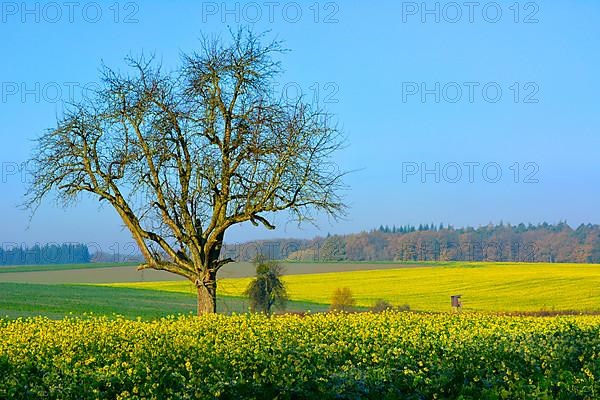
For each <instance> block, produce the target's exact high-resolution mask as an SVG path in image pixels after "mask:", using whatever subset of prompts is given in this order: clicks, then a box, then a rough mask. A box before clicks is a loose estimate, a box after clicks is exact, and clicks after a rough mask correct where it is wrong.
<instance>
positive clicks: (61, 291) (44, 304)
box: [0, 283, 327, 319]
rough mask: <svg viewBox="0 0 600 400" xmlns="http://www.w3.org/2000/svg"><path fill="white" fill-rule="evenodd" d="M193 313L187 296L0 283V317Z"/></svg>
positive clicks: (224, 308) (226, 301)
mask: <svg viewBox="0 0 600 400" xmlns="http://www.w3.org/2000/svg"><path fill="white" fill-rule="evenodd" d="M217 309H218V311H219V312H221V313H232V312H236V313H241V312H245V311H247V310H248V302H247V300H246V299H245V298H243V297H239V296H219V298H218V300H217ZM326 309H327V306H324V305H322V304H313V303H310V302H302V301H300V302H296V301H293V302H290V303H289V304H288V310H289V311H293V312H298V311H306V310H312V311H325V310H326ZM195 311H196V297H195V296H192V295H190V294H189V293H176V292H167V291H159V290H141V289H135V288H113V287H104V286H92V285H64V284H63V285H44V284H28V283H0V317H9V318H17V317H28V316H37V315H43V316H47V317H49V318H62V317H64V316H65V315H68V314H73V315H83V314H86V313H87V314H89V313H92V314H97V315H112V314H118V315H122V316H124V317H126V318H136V317H141V318H144V319H152V318H159V317H164V316H167V315H174V314H189V313H195Z"/></svg>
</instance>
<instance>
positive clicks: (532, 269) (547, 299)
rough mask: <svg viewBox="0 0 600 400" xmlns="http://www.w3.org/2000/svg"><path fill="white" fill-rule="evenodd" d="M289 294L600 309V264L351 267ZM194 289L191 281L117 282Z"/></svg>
mask: <svg viewBox="0 0 600 400" xmlns="http://www.w3.org/2000/svg"><path fill="white" fill-rule="evenodd" d="M284 279H285V282H286V284H287V287H288V292H289V294H290V297H291V299H293V300H297V301H310V302H315V303H322V304H328V303H329V302H330V299H331V295H332V293H333V291H334V290H335V289H336V288H338V287H349V288H350V289H351V290H352V292H353V294H354V296H355V298H356V300H357V305H359V306H363V307H368V306H371V305H372V304H374V303H375V301H376V300H377V299H385V300H388V301H390V302H392V303H393V304H395V305H401V304H408V305H410V306H411V308H412V309H415V310H426V311H448V310H449V309H450V295H453V294H462V295H463V305H464V310H465V311H494V312H496V311H505V312H512V311H539V310H557V311H558V310H581V311H597V310H600V265H597V264H536V263H452V264H451V266H425V267H416V268H399V269H382V270H369V271H349V272H336V273H323V274H305V275H289V276H286V277H285V278H284ZM249 281H250V278H240V279H221V280H219V292H220V293H221V294H223V295H228V296H240V295H241V293H242V292H243V291H244V289H245V288H246V286H247V285H248V282H249ZM109 286H111V287H120V288H123V287H128V288H139V289H150V290H160V291H164V292H171V293H173V292H175V293H190V290H191V288H190V285H189V284H188V283H187V282H184V281H181V282H176V281H175V282H142V283H115V284H109Z"/></svg>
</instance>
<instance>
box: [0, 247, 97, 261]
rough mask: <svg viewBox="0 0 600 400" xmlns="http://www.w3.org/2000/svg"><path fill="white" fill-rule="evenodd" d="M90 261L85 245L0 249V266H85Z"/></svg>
mask: <svg viewBox="0 0 600 400" xmlns="http://www.w3.org/2000/svg"><path fill="white" fill-rule="evenodd" d="M90 260H91V257H90V252H89V249H88V247H87V246H86V245H85V244H79V243H77V244H72V243H70V244H46V245H43V246H40V245H37V244H36V245H34V246H32V247H25V246H18V247H17V246H16V245H11V246H7V245H6V244H5V245H4V246H2V248H0V265H40V264H85V263H89V262H90Z"/></svg>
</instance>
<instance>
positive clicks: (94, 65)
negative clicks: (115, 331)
mask: <svg viewBox="0 0 600 400" xmlns="http://www.w3.org/2000/svg"><path fill="white" fill-rule="evenodd" d="M371 3H374V2H358V1H352V2H351V1H337V2H329V1H316V2H315V1H314V0H311V1H308V2H302V1H298V2H288V1H272V2H269V1H265V2H262V1H257V2H222V1H215V2H201V1H170V2H158V1H152V2H151V1H144V2H127V1H123V2H115V1H114V0H111V1H108V2H101V1H100V2H85V1H84V2H74V3H69V2H53V3H46V2H25V3H21V2H2V3H1V4H0V7H1V9H0V34H1V36H0V37H1V39H2V40H1V41H0V55H1V57H2V62H0V77H1V78H0V81H1V82H0V85H1V86H0V137H1V141H0V163H1V164H0V165H1V168H2V170H1V173H2V174H1V177H0V178H1V180H0V213H1V221H2V222H1V223H0V242H2V243H7V242H23V243H26V244H33V243H35V242H51V241H52V242H65V241H77V242H86V243H98V244H99V245H100V246H103V250H106V251H111V250H109V249H108V247H109V246H111V244H113V243H117V244H118V246H125V245H126V244H127V243H128V242H130V237H129V235H128V233H127V232H126V231H124V230H123V229H122V226H121V224H120V221H119V219H118V217H117V216H116V213H115V212H114V211H112V210H111V209H110V208H102V209H99V208H98V203H97V202H95V201H85V200H84V201H82V202H81V203H79V204H78V205H77V206H75V207H72V208H68V209H66V210H63V209H61V208H58V207H57V206H56V205H55V204H53V203H52V202H48V203H46V204H45V205H44V206H43V207H42V208H41V209H40V210H39V212H38V213H37V214H36V216H35V217H34V219H33V220H32V221H31V223H30V224H29V223H28V213H27V212H24V211H20V210H18V209H17V208H16V207H15V206H16V204H18V203H19V202H20V201H21V200H22V195H23V192H24V181H25V180H27V178H28V177H27V173H18V172H17V170H16V168H17V166H18V165H19V164H20V163H22V162H23V161H24V160H26V159H27V158H28V156H29V155H30V152H31V149H32V139H33V138H35V137H36V136H37V135H39V134H40V133H41V132H42V131H43V130H44V129H45V128H49V127H52V126H53V125H54V123H55V121H56V117H57V115H59V114H60V109H61V106H60V101H59V100H69V99H70V98H72V97H73V96H75V97H76V96H77V95H78V93H80V88H81V87H84V86H86V85H88V84H92V83H93V82H95V81H96V80H97V77H98V69H99V66H100V65H101V62H105V63H106V64H107V65H109V66H111V67H114V68H120V67H122V66H123V57H124V56H126V55H128V54H133V55H139V54H141V53H142V52H144V53H146V54H147V53H154V54H156V56H157V57H158V58H159V59H161V60H162V62H163V65H165V66H166V67H175V66H177V65H178V63H179V59H180V54H181V53H182V52H188V51H192V50H194V49H196V48H198V38H199V37H200V35H201V34H202V33H204V34H215V33H216V34H218V33H221V34H226V33H227V30H228V27H233V28H234V29H235V27H236V26H237V25H238V24H244V25H250V26H252V27H254V29H255V31H258V32H261V31H265V30H269V31H270V33H269V34H268V36H269V37H277V38H280V39H283V40H284V41H285V43H286V46H287V47H288V48H289V49H291V50H292V51H291V52H290V53H288V54H286V55H285V56H284V57H283V58H282V62H283V65H284V67H285V69H286V73H285V75H284V76H283V77H282V78H281V87H282V88H283V87H287V88H288V95H290V96H294V93H295V91H297V90H298V89H299V90H300V91H302V93H303V94H304V95H305V96H308V97H311V96H318V99H319V101H320V102H321V103H323V104H324V105H325V106H326V107H327V108H328V109H329V110H330V111H332V112H334V113H335V114H336V115H337V117H338V118H339V121H340V124H341V126H343V128H344V131H345V133H346V135H347V137H348V147H347V148H346V149H345V150H344V151H343V152H342V153H340V154H339V156H338V160H337V161H338V162H339V164H340V165H341V166H342V168H343V169H347V170H356V171H357V172H354V173H352V174H350V175H349V176H348V178H347V180H346V182H347V184H348V186H349V190H348V191H347V192H346V193H345V195H346V199H347V202H348V205H349V206H350V208H349V214H348V217H347V219H346V220H344V221H342V222H333V221H328V220H326V219H324V220H322V221H321V223H320V226H319V229H317V228H315V227H312V226H305V227H303V228H301V229H298V228H297V227H296V225H295V224H293V223H292V224H286V223H285V222H286V216H285V215H283V216H281V217H280V218H278V219H277V220H276V222H278V223H279V225H278V229H277V230H275V231H272V232H269V231H266V230H265V229H263V228H254V227H252V226H249V227H241V228H239V229H235V230H232V231H231V232H230V233H229V234H228V235H227V237H226V240H227V241H229V242H241V241H245V240H251V239H256V238H270V237H312V236H314V235H316V234H326V233H327V232H331V233H348V232H355V231H360V230H363V229H370V228H373V227H377V226H379V225H380V224H390V225H391V224H407V223H411V224H419V223H425V222H435V223H436V224H437V223H439V222H443V223H445V224H453V225H455V226H464V225H474V226H478V225H484V224H487V223H489V222H493V223H497V222H500V221H504V222H510V223H519V222H525V223H527V222H532V223H537V222H542V221H548V222H558V221H561V220H567V221H568V222H569V223H570V224H571V225H577V224H579V223H582V222H585V223H587V222H591V223H600V207H599V206H598V205H599V204H600V202H599V200H600V168H599V167H600V157H599V156H600V129H599V128H600V113H599V110H600V107H599V105H600V101H599V100H598V96H599V93H600V74H599V71H600V69H599V66H600V24H598V21H599V20H600V2H598V1H595V0H588V1H584V0H579V1H571V2H559V1H539V2H525V1H524V2H515V1H514V0H511V1H508V2H474V3H468V2H467V4H472V5H470V6H469V5H465V3H463V2H445V1H440V2H424V3H423V2H421V1H418V2H401V1H387V2H376V4H371ZM28 226H29V228H28V229H27V227H28ZM112 246H114V245H112Z"/></svg>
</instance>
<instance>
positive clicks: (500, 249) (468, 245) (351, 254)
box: [0, 222, 600, 265]
mask: <svg viewBox="0 0 600 400" xmlns="http://www.w3.org/2000/svg"><path fill="white" fill-rule="evenodd" d="M257 254H263V255H265V256H267V257H269V258H271V259H276V260H297V261H509V262H510V261H525V262H572V263H600V225H591V224H587V225H580V226H579V227H577V228H576V229H573V228H571V227H570V226H569V225H568V224H567V223H564V222H562V223H559V224H554V225H553V224H547V223H543V224H538V225H531V224H529V225H525V224H519V225H510V224H499V225H487V226H482V227H479V228H470V227H467V228H454V227H452V226H444V225H442V224H440V225H434V224H425V225H419V226H412V225H403V226H394V225H392V226H388V225H382V226H380V227H379V228H377V229H373V230H371V231H368V232H360V233H353V234H348V235H327V236H326V237H317V238H314V239H276V240H259V241H252V242H247V243H243V244H237V245H236V244H226V245H224V246H223V254H222V256H223V257H231V258H233V259H235V260H237V261H252V260H253V259H254V258H255V257H256V255H257ZM142 260H143V259H142V257H141V256H139V255H137V254H131V255H127V256H125V255H114V254H108V253H106V254H105V253H95V254H91V255H90V252H89V249H88V247H87V246H86V245H85V244H62V245H60V244H47V245H43V246H40V245H35V246H33V247H24V246H18V247H17V246H10V247H9V246H3V248H0V265H36V264H83V263H89V262H109V261H110V262H124V261H136V262H137V261H140V262H141V261H142Z"/></svg>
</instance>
